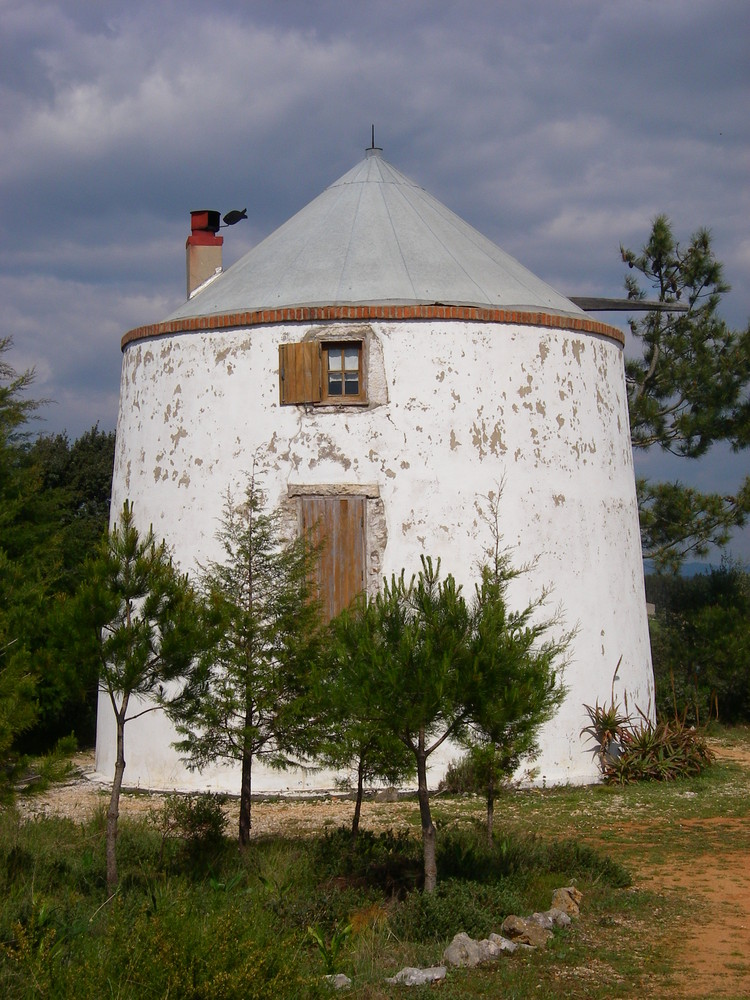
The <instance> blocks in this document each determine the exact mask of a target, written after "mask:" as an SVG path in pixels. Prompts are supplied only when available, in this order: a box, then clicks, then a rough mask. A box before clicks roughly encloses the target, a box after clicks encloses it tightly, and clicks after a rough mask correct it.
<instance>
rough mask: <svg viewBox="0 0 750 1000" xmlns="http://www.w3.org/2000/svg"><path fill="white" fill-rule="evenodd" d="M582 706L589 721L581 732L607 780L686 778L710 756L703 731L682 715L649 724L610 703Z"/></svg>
mask: <svg viewBox="0 0 750 1000" xmlns="http://www.w3.org/2000/svg"><path fill="white" fill-rule="evenodd" d="M585 707H586V711H587V713H588V716H589V719H590V720H591V722H590V725H588V726H586V727H585V728H584V729H583V732H584V733H587V734H588V735H589V737H590V738H591V739H592V740H593V742H594V748H593V752H594V753H595V754H596V756H597V758H598V760H599V766H600V767H601V770H602V775H603V777H604V780H605V781H606V782H607V783H608V784H610V785H629V784H631V782H633V781H674V780H675V779H676V778H683V777H687V776H690V777H692V776H694V775H697V774H700V773H701V771H703V770H705V768H707V767H708V765H709V764H710V763H711V761H712V759H713V757H712V754H711V751H710V750H709V749H708V743H707V742H706V734H705V731H703V730H699V729H696V728H695V727H694V726H689V725H687V724H686V723H685V720H684V719H675V720H674V721H672V722H670V721H668V720H666V719H662V720H660V721H658V722H656V723H654V722H652V721H651V720H650V719H649V718H648V717H647V716H645V715H642V714H639V716H638V717H637V718H636V719H633V718H632V717H630V716H627V715H621V714H620V709H619V706H618V705H616V704H615V703H614V702H611V703H610V704H609V705H608V706H603V705H599V704H596V705H586V706H585Z"/></svg>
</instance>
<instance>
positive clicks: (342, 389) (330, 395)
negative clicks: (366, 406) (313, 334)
mask: <svg viewBox="0 0 750 1000" xmlns="http://www.w3.org/2000/svg"><path fill="white" fill-rule="evenodd" d="M323 375H324V378H323V399H325V400H327V401H329V402H332V403H337V402H342V403H346V402H354V401H357V400H360V399H363V398H364V393H363V386H362V344H361V343H359V342H358V341H343V342H342V343H335V344H325V343H324V344H323Z"/></svg>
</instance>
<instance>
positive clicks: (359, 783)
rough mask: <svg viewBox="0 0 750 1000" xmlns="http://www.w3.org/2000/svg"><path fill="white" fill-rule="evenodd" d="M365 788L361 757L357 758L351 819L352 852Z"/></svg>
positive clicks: (363, 766)
mask: <svg viewBox="0 0 750 1000" xmlns="http://www.w3.org/2000/svg"><path fill="white" fill-rule="evenodd" d="M364 787H365V762H364V759H363V758H362V757H360V758H359V764H358V766H357V801H356V802H355V803H354V818H353V819H352V850H353V849H354V848H355V847H356V844H357V835H358V834H359V817H360V815H361V813H362V795H363V794H364Z"/></svg>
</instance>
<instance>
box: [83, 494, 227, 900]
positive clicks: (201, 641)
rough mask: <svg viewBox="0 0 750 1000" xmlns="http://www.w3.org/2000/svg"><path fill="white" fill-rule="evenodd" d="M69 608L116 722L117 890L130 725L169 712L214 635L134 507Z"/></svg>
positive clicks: (112, 874) (112, 828) (112, 875)
mask: <svg viewBox="0 0 750 1000" xmlns="http://www.w3.org/2000/svg"><path fill="white" fill-rule="evenodd" d="M84 576H85V579H84V582H83V583H82V584H81V586H80V587H79V588H78V591H77V593H76V596H75V598H74V601H73V604H72V614H71V622H72V623H73V625H74V627H75V629H76V633H77V635H76V638H77V643H76V645H77V646H78V648H80V649H81V650H82V652H83V655H84V656H87V657H90V658H92V659H93V658H97V659H98V662H99V684H100V686H101V689H102V690H103V691H104V692H106V694H107V695H108V697H109V701H110V704H111V706H112V711H113V713H114V717H115V730H116V745H117V750H116V757H115V773H114V778H113V781H112V796H111V798H110V804H109V810H108V812H107V838H106V839H107V886H108V888H109V890H110V891H113V890H114V888H115V886H116V885H117V857H116V851H115V841H116V839H117V822H118V815H119V800H120V791H121V788H122V781H123V775H124V772H125V726H126V724H127V723H128V722H129V721H131V720H132V719H137V718H139V717H140V716H142V715H145V714H146V713H148V712H154V711H158V710H159V709H160V708H163V707H165V706H166V705H167V704H168V703H169V700H170V699H171V698H176V697H178V695H179V690H174V689H173V688H170V690H169V691H168V692H167V687H168V685H170V682H171V684H172V685H173V686H174V685H175V684H178V685H179V684H180V683H183V684H184V682H185V678H186V677H187V675H188V673H189V671H190V668H191V666H192V665H193V661H194V660H195V659H196V657H197V656H198V655H199V654H200V653H201V652H202V651H203V650H204V649H205V646H206V643H207V642H208V641H209V639H210V636H209V635H208V633H207V630H206V628H205V624H204V621H203V617H204V616H203V609H202V605H201V604H200V601H199V600H198V597H197V595H196V594H195V592H194V590H193V588H192V587H191V585H190V583H189V581H188V579H187V576H185V575H183V574H180V573H178V572H177V570H176V569H175V567H174V565H173V563H172V561H171V559H170V557H169V554H168V552H167V549H166V546H165V545H164V542H161V543H160V544H158V545H157V543H156V539H155V538H154V533H153V531H152V530H151V529H149V531H148V532H147V533H146V535H145V536H143V537H142V536H141V534H140V532H139V531H138V529H137V527H136V526H135V521H134V518H133V507H132V505H131V504H129V503H128V502H127V501H125V504H124V505H123V509H122V513H121V514H120V519H119V522H118V523H117V524H116V525H115V526H114V527H113V528H112V530H111V531H110V532H108V533H107V534H106V535H105V536H104V537H103V539H102V540H101V543H100V545H99V549H98V552H97V554H96V556H95V557H94V558H92V559H91V560H89V562H88V563H87V564H86V571H85V574H84Z"/></svg>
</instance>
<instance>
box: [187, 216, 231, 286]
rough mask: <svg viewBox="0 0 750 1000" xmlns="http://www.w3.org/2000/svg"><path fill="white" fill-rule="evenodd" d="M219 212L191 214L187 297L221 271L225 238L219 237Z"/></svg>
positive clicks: (188, 242)
mask: <svg viewBox="0 0 750 1000" xmlns="http://www.w3.org/2000/svg"><path fill="white" fill-rule="evenodd" d="M220 222H221V220H220V216H219V213H218V212H213V211H210V210H207V209H200V210H199V211H197V212H191V213H190V230H191V232H190V235H189V236H188V238H187V242H186V244H185V251H186V257H187V297H188V298H191V297H192V295H193V293H194V292H195V290H196V289H197V288H199V287H200V286H201V285H202V284H203V283H204V281H208V279H209V278H213V276H214V275H215V274H216V273H217V271H221V248H222V245H223V243H224V237H223V236H217V235H216V234H217V233H218V231H219V225H220Z"/></svg>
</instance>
